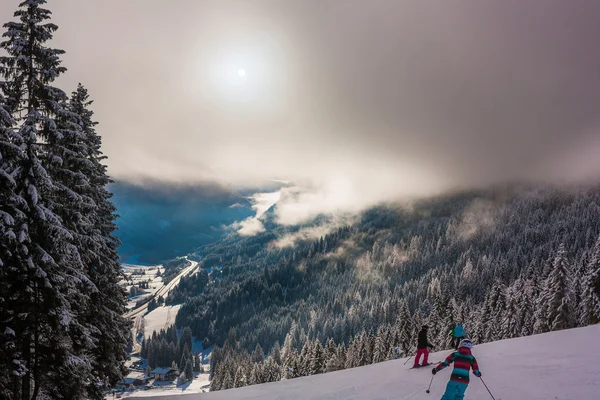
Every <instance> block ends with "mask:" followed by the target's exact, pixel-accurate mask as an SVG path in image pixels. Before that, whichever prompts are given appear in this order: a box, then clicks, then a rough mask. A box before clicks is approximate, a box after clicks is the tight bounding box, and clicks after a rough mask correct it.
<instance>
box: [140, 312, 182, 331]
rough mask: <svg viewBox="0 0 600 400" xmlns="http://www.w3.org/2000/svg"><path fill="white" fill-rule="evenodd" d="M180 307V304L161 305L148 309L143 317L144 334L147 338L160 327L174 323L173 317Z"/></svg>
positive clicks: (165, 327)
mask: <svg viewBox="0 0 600 400" xmlns="http://www.w3.org/2000/svg"><path fill="white" fill-rule="evenodd" d="M180 308H181V304H179V305H176V306H161V307H156V308H155V309H154V310H152V311H150V312H149V313H148V314H147V315H145V316H144V317H143V318H144V324H145V325H144V336H145V337H146V338H149V337H151V336H152V332H154V331H156V333H158V332H159V331H160V330H161V329H167V328H168V327H169V326H171V325H173V324H174V323H175V317H176V316H177V313H178V312H179V309H180Z"/></svg>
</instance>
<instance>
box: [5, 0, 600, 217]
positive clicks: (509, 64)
mask: <svg viewBox="0 0 600 400" xmlns="http://www.w3.org/2000/svg"><path fill="white" fill-rule="evenodd" d="M17 3H18V0H15V1H9V0H6V1H3V2H2V3H1V4H0V15H2V16H5V18H4V19H5V20H7V19H8V16H9V15H10V13H11V12H12V10H13V9H14V8H15V6H16V4H17ZM49 6H50V7H51V8H52V10H53V11H54V15H55V22H57V24H58V25H59V26H60V30H59V32H58V33H57V36H56V41H55V44H56V45H57V46H58V47H61V48H64V49H66V50H67V55H66V56H65V65H66V66H67V67H68V68H69V69H70V71H69V74H68V75H66V76H65V78H64V79H62V80H61V84H62V85H63V86H65V87H69V88H70V87H74V85H75V83H76V82H77V81H82V82H83V83H84V84H87V85H88V86H89V87H90V90H91V93H92V94H93V96H94V97H95V99H96V103H95V107H96V111H97V116H98V119H99V120H100V121H101V125H100V132H101V133H102V134H103V136H104V143H105V149H106V153H107V154H108V156H109V168H110V171H111V173H112V174H113V175H115V176H117V177H132V176H140V175H146V176H150V177H153V178H157V179H168V180H174V181H194V180H202V181H205V180H207V179H221V180H225V181H229V182H235V183H239V182H244V183H247V182H248V181H251V180H261V179H266V178H279V179H288V180H294V181H296V182H302V184H303V187H304V188H309V189H307V190H304V189H303V190H302V191H301V193H295V194H294V196H288V197H289V198H291V199H293V201H290V202H289V203H288V204H286V207H283V206H282V209H286V210H288V211H287V212H289V213H290V214H289V215H295V216H305V215H310V214H312V213H313V212H314V211H315V210H325V211H332V210H336V209H338V208H342V209H345V210H355V209H360V208H361V207H364V206H365V205H369V204H373V203H374V202H377V201H381V200H389V199H392V198H395V197H397V196H402V195H419V194H424V193H431V192H437V191H441V190H445V189H449V188H456V187H467V186H473V185H487V184H493V183H497V182H499V181H504V180H523V179H544V180H554V179H560V180H577V179H583V178H585V179H596V180H597V179H598V176H599V175H598V174H600V162H599V161H598V159H599V158H600V157H599V156H600V139H599V138H600V50H599V47H598V38H600V2H598V1H596V0H590V1H585V0H574V1H564V0H544V1H522V0H519V1H517V0H508V1H485V0H472V1H443V2H442V1H427V0H425V1H397V0H394V1H392V0H389V1H387V0H386V1H384V0H376V1H368V2H367V1H358V0H337V1H322V0H319V1H317V0H306V1H291V0H290V1H252V2H246V1H192V0H179V1H173V2H171V1H170V2H166V1H141V0H129V1H127V2H123V1H116V0H108V1H99V0H96V1H86V2H74V1H70V0H54V1H50V2H49ZM238 68H244V69H245V70H246V77H245V81H243V82H241V81H235V79H237V78H236V76H235V74H234V75H228V74H230V72H228V71H230V70H231V71H234V72H236V71H237V69H238ZM232 79H233V81H232ZM284 197H285V196H284ZM284 219H285V218H284ZM290 220H294V217H293V216H292V217H290Z"/></svg>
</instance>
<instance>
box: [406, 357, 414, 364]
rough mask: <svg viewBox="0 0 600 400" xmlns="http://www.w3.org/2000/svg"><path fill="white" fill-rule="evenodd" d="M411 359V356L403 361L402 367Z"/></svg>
mask: <svg viewBox="0 0 600 400" xmlns="http://www.w3.org/2000/svg"><path fill="white" fill-rule="evenodd" d="M411 358H413V356H410V357H408V358H407V359H406V361H404V365H406V363H408V362H409V361H410V359H411Z"/></svg>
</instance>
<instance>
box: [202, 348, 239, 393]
mask: <svg viewBox="0 0 600 400" xmlns="http://www.w3.org/2000/svg"><path fill="white" fill-rule="evenodd" d="M201 368H202V362H201V361H200V354H198V353H196V354H195V355H194V372H201V371H200V369H201ZM236 387H237V386H236Z"/></svg>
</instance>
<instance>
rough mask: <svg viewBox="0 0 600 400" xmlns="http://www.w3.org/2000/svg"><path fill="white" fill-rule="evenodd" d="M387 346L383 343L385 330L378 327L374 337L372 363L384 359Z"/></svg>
mask: <svg viewBox="0 0 600 400" xmlns="http://www.w3.org/2000/svg"><path fill="white" fill-rule="evenodd" d="M387 353H388V348H387V346H386V345H385V331H384V329H379V332H378V334H377V338H376V339H375V349H374V350H373V364H375V363H379V362H382V361H384V360H385V359H386V357H387Z"/></svg>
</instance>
